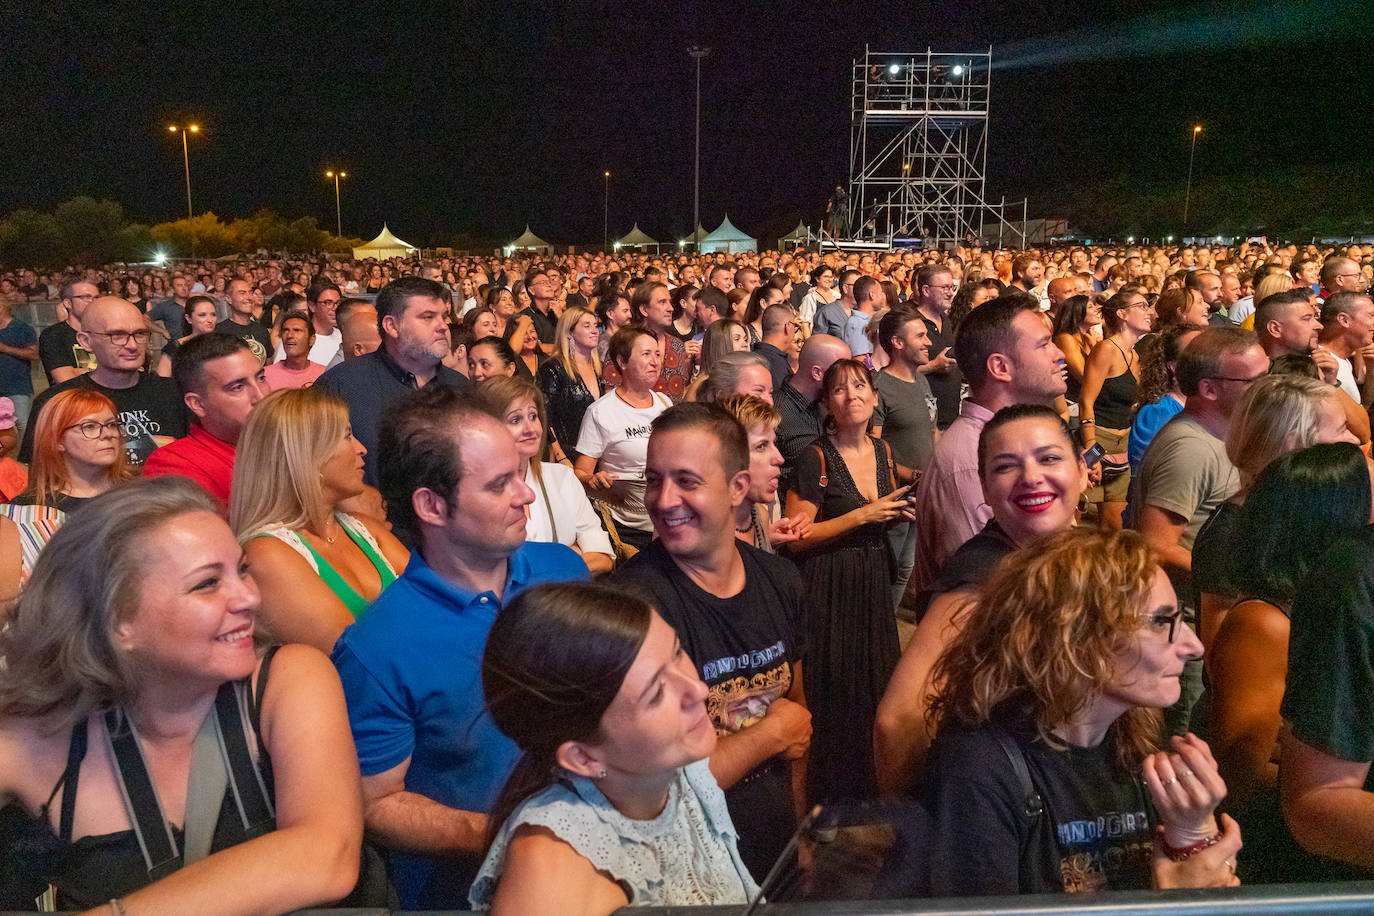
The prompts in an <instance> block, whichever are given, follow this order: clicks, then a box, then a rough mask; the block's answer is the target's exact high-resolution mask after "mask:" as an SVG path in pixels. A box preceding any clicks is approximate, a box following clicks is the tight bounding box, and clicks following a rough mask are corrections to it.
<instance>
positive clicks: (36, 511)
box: [0, 503, 67, 585]
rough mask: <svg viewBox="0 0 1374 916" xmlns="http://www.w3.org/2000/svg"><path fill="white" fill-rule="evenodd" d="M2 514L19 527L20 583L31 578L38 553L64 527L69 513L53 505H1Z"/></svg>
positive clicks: (0, 513)
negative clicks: (30, 574) (63, 524)
mask: <svg viewBox="0 0 1374 916" xmlns="http://www.w3.org/2000/svg"><path fill="white" fill-rule="evenodd" d="M0 515H3V516H5V517H6V518H8V519H9V520H10V521H12V522H14V524H15V527H16V528H18V529H19V584H20V585H23V584H24V583H25V582H27V581H28V580H29V573H31V572H32V571H33V564H34V563H36V562H38V554H39V553H41V552H42V550H43V547H44V546H45V545H46V544H47V543H48V539H49V538H51V537H52V536H53V534H55V533H56V532H57V529H58V528H61V527H62V523H63V522H64V521H66V519H67V514H66V513H65V512H63V511H62V510H61V509H54V508H53V507H52V506H16V505H14V504H12V503H11V504H6V505H3V506H0Z"/></svg>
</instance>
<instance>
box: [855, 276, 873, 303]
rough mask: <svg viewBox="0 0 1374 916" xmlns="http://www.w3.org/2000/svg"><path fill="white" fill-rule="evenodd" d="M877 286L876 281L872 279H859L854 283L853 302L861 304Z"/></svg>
mask: <svg viewBox="0 0 1374 916" xmlns="http://www.w3.org/2000/svg"><path fill="white" fill-rule="evenodd" d="M877 285H878V281H877V280H875V279H874V278H872V277H860V278H859V279H857V280H855V281H854V301H855V302H862V301H863V300H865V299H867V298H868V294H869V292H870V291H871V290H872V289H873V287H875V286H877Z"/></svg>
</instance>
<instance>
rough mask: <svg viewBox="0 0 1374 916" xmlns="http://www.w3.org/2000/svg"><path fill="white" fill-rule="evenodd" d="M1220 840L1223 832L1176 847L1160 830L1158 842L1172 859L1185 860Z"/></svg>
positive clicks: (1176, 860) (1161, 848)
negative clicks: (1170, 843)
mask: <svg viewBox="0 0 1374 916" xmlns="http://www.w3.org/2000/svg"><path fill="white" fill-rule="evenodd" d="M1220 841H1221V834H1220V833H1217V834H1213V835H1212V836H1209V837H1206V838H1205V839H1201V840H1198V841H1197V842H1196V843H1194V844H1192V845H1191V846H1184V847H1182V848H1181V849H1176V848H1174V847H1173V846H1170V845H1169V843H1168V841H1167V840H1165V839H1164V832H1163V831H1160V833H1159V837H1158V840H1157V843H1158V845H1159V848H1160V850H1162V851H1163V853H1164V854H1165V855H1166V856H1168V857H1169V858H1170V859H1172V860H1173V861H1175V862H1183V861H1186V860H1188V859H1191V858H1192V857H1193V856H1195V855H1197V854H1198V853H1200V852H1202V850H1204V849H1208V848H1210V847H1212V846H1215V845H1217V843H1219V842H1220Z"/></svg>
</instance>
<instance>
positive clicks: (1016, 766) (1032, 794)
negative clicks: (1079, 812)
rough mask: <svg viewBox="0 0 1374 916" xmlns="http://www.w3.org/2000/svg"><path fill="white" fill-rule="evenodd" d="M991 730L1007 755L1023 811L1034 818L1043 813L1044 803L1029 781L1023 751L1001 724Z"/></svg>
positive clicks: (1031, 818) (1028, 770)
mask: <svg viewBox="0 0 1374 916" xmlns="http://www.w3.org/2000/svg"><path fill="white" fill-rule="evenodd" d="M991 730H992V734H993V737H995V738H996V739H997V743H998V744H999V745H1001V746H1002V753H1004V754H1006V755H1007V762H1009V763H1010V764H1011V774H1012V776H1013V778H1015V780H1016V786H1017V788H1018V789H1020V792H1021V798H1022V800H1023V802H1024V807H1023V809H1022V810H1023V813H1024V814H1025V816H1026V817H1027V818H1029V819H1030V820H1035V819H1036V818H1038V817H1040V816H1041V815H1043V814H1044V813H1045V803H1044V800H1043V799H1041V797H1040V793H1039V792H1037V791H1035V784H1034V783H1032V782H1031V776H1030V767H1028V766H1027V765H1026V755H1025V752H1024V751H1022V750H1021V745H1019V744H1017V743H1016V739H1015V738H1013V737H1012V736H1011V733H1010V732H1008V731H1007V730H1006V729H1005V728H1003V727H1002V726H1000V725H993V726H992V729H991Z"/></svg>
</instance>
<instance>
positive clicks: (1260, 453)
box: [1193, 375, 1360, 647]
mask: <svg viewBox="0 0 1374 916" xmlns="http://www.w3.org/2000/svg"><path fill="white" fill-rule="evenodd" d="M1348 400H1349V398H1347V397H1346V396H1345V395H1344V394H1343V393H1342V392H1341V390H1340V389H1339V388H1333V387H1332V386H1330V385H1328V384H1326V383H1325V382H1321V381H1318V380H1317V379H1314V378H1308V377H1306V376H1301V375H1266V376H1265V377H1264V378H1261V379H1259V380H1257V381H1256V382H1254V383H1253V384H1251V386H1250V388H1249V389H1248V390H1247V391H1246V392H1245V395H1244V396H1243V397H1242V398H1241V399H1240V403H1239V404H1237V405H1236V409H1235V412H1234V413H1233V414H1232V415H1231V426H1230V429H1229V431H1228V432H1227V434H1226V456H1227V457H1228V458H1230V459H1231V463H1232V464H1234V465H1235V466H1236V471H1237V472H1238V473H1239V475H1240V490H1239V491H1238V492H1237V493H1236V495H1234V496H1232V497H1231V498H1230V499H1228V500H1227V501H1226V502H1224V503H1222V504H1221V505H1219V506H1217V508H1216V509H1215V510H1213V512H1212V514H1211V516H1210V517H1208V519H1207V521H1205V522H1203V524H1202V527H1201V528H1200V529H1198V533H1197V538H1196V539H1195V540H1194V541H1193V586H1194V587H1195V588H1196V589H1197V590H1198V592H1199V595H1200V601H1199V605H1198V635H1199V636H1201V637H1202V644H1203V645H1204V646H1209V647H1210V646H1211V644H1212V638H1213V637H1214V636H1215V635H1216V632H1217V630H1218V629H1219V628H1220V627H1221V623H1222V621H1223V620H1225V619H1226V612H1227V611H1229V610H1230V608H1231V605H1232V604H1233V603H1234V602H1235V599H1237V598H1240V597H1243V596H1244V594H1245V593H1246V592H1247V590H1248V589H1249V587H1250V586H1249V583H1248V582H1242V581H1240V580H1238V579H1237V577H1236V573H1235V570H1236V568H1237V564H1238V561H1240V560H1241V559H1242V555H1243V554H1245V553H1247V552H1248V551H1249V549H1250V538H1251V532H1250V531H1249V530H1248V529H1243V528H1241V527H1240V519H1241V507H1242V506H1244V504H1245V495H1246V493H1247V491H1248V490H1249V489H1250V484H1252V483H1253V482H1254V481H1255V478H1257V477H1259V475H1260V473H1261V472H1262V471H1263V470H1264V469H1265V468H1266V467H1267V466H1268V465H1269V463H1270V462H1271V461H1273V460H1274V459H1275V458H1278V457H1279V456H1280V455H1285V454H1287V453H1289V452H1294V451H1297V450H1299V449H1305V448H1307V447H1308V446H1312V445H1318V444H1320V443H1330V442H1349V443H1352V444H1354V445H1359V444H1360V443H1359V439H1358V438H1357V437H1356V436H1355V434H1354V433H1352V432H1351V431H1350V428H1349V426H1348V425H1347V423H1346V412H1345V409H1344V406H1343V403H1342V402H1344V401H1348Z"/></svg>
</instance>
